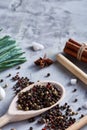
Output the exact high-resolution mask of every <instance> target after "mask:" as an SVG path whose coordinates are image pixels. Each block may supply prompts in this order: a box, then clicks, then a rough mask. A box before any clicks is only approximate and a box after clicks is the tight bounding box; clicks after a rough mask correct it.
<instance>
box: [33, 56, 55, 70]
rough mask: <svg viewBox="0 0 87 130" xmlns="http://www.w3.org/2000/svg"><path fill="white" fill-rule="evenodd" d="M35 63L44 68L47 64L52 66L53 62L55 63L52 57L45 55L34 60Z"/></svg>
mask: <svg viewBox="0 0 87 130" xmlns="http://www.w3.org/2000/svg"><path fill="white" fill-rule="evenodd" d="M34 63H35V65H37V66H40V68H44V67H47V66H50V65H51V64H53V63H54V61H53V60H51V59H50V58H46V56H44V57H43V58H42V57H40V58H39V59H37V60H36V61H34Z"/></svg>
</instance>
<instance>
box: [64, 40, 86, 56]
mask: <svg viewBox="0 0 87 130" xmlns="http://www.w3.org/2000/svg"><path fill="white" fill-rule="evenodd" d="M80 46H81V45H80ZM80 46H78V45H77V44H73V43H72V42H69V41H68V42H66V45H65V49H66V47H67V48H69V49H70V50H72V51H75V52H76V53H78V50H79V48H80ZM82 56H84V57H87V50H86V49H85V50H84V51H83V54H82Z"/></svg>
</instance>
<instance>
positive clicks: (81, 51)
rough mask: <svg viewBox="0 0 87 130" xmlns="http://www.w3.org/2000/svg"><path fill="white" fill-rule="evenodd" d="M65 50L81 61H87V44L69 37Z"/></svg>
mask: <svg viewBox="0 0 87 130" xmlns="http://www.w3.org/2000/svg"><path fill="white" fill-rule="evenodd" d="M64 52H65V53H67V54H69V55H71V56H73V57H75V58H77V59H78V60H80V61H83V62H87V45H86V44H80V43H78V42H77V41H75V40H73V39H69V40H68V41H67V42H66V45H65V47H64Z"/></svg>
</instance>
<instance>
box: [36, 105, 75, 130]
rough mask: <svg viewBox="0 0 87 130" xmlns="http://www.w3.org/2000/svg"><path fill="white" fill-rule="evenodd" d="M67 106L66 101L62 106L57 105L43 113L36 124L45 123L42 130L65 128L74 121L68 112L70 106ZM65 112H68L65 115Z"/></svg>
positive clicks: (62, 129) (63, 129) (60, 129)
mask: <svg viewBox="0 0 87 130" xmlns="http://www.w3.org/2000/svg"><path fill="white" fill-rule="evenodd" d="M68 106H69V105H68V104H67V103H65V104H64V105H62V106H59V105H57V106H55V107H54V108H52V109H50V110H48V111H47V112H45V113H43V114H42V115H41V117H40V119H39V121H38V122H37V123H38V124H45V127H44V128H43V129H42V130H44V129H45V130H65V129H67V128H68V127H69V126H70V125H72V124H73V123H75V121H76V119H75V118H73V117H72V116H73V115H71V114H70V112H71V111H70V110H72V109H71V108H70V107H69V108H68ZM69 109H70V110H69ZM66 112H68V113H67V115H66ZM73 113H75V112H73Z"/></svg>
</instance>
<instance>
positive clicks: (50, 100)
mask: <svg viewBox="0 0 87 130" xmlns="http://www.w3.org/2000/svg"><path fill="white" fill-rule="evenodd" d="M61 96H62V92H61V90H60V89H58V88H56V86H55V85H53V84H51V83H47V84H46V85H34V87H33V88H31V89H30V90H28V91H26V92H21V93H19V94H18V100H17V108H18V109H19V110H24V111H28V110H38V109H42V108H46V107H50V106H52V105H53V104H55V103H56V102H57V101H58V100H59V99H60V98H61Z"/></svg>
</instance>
